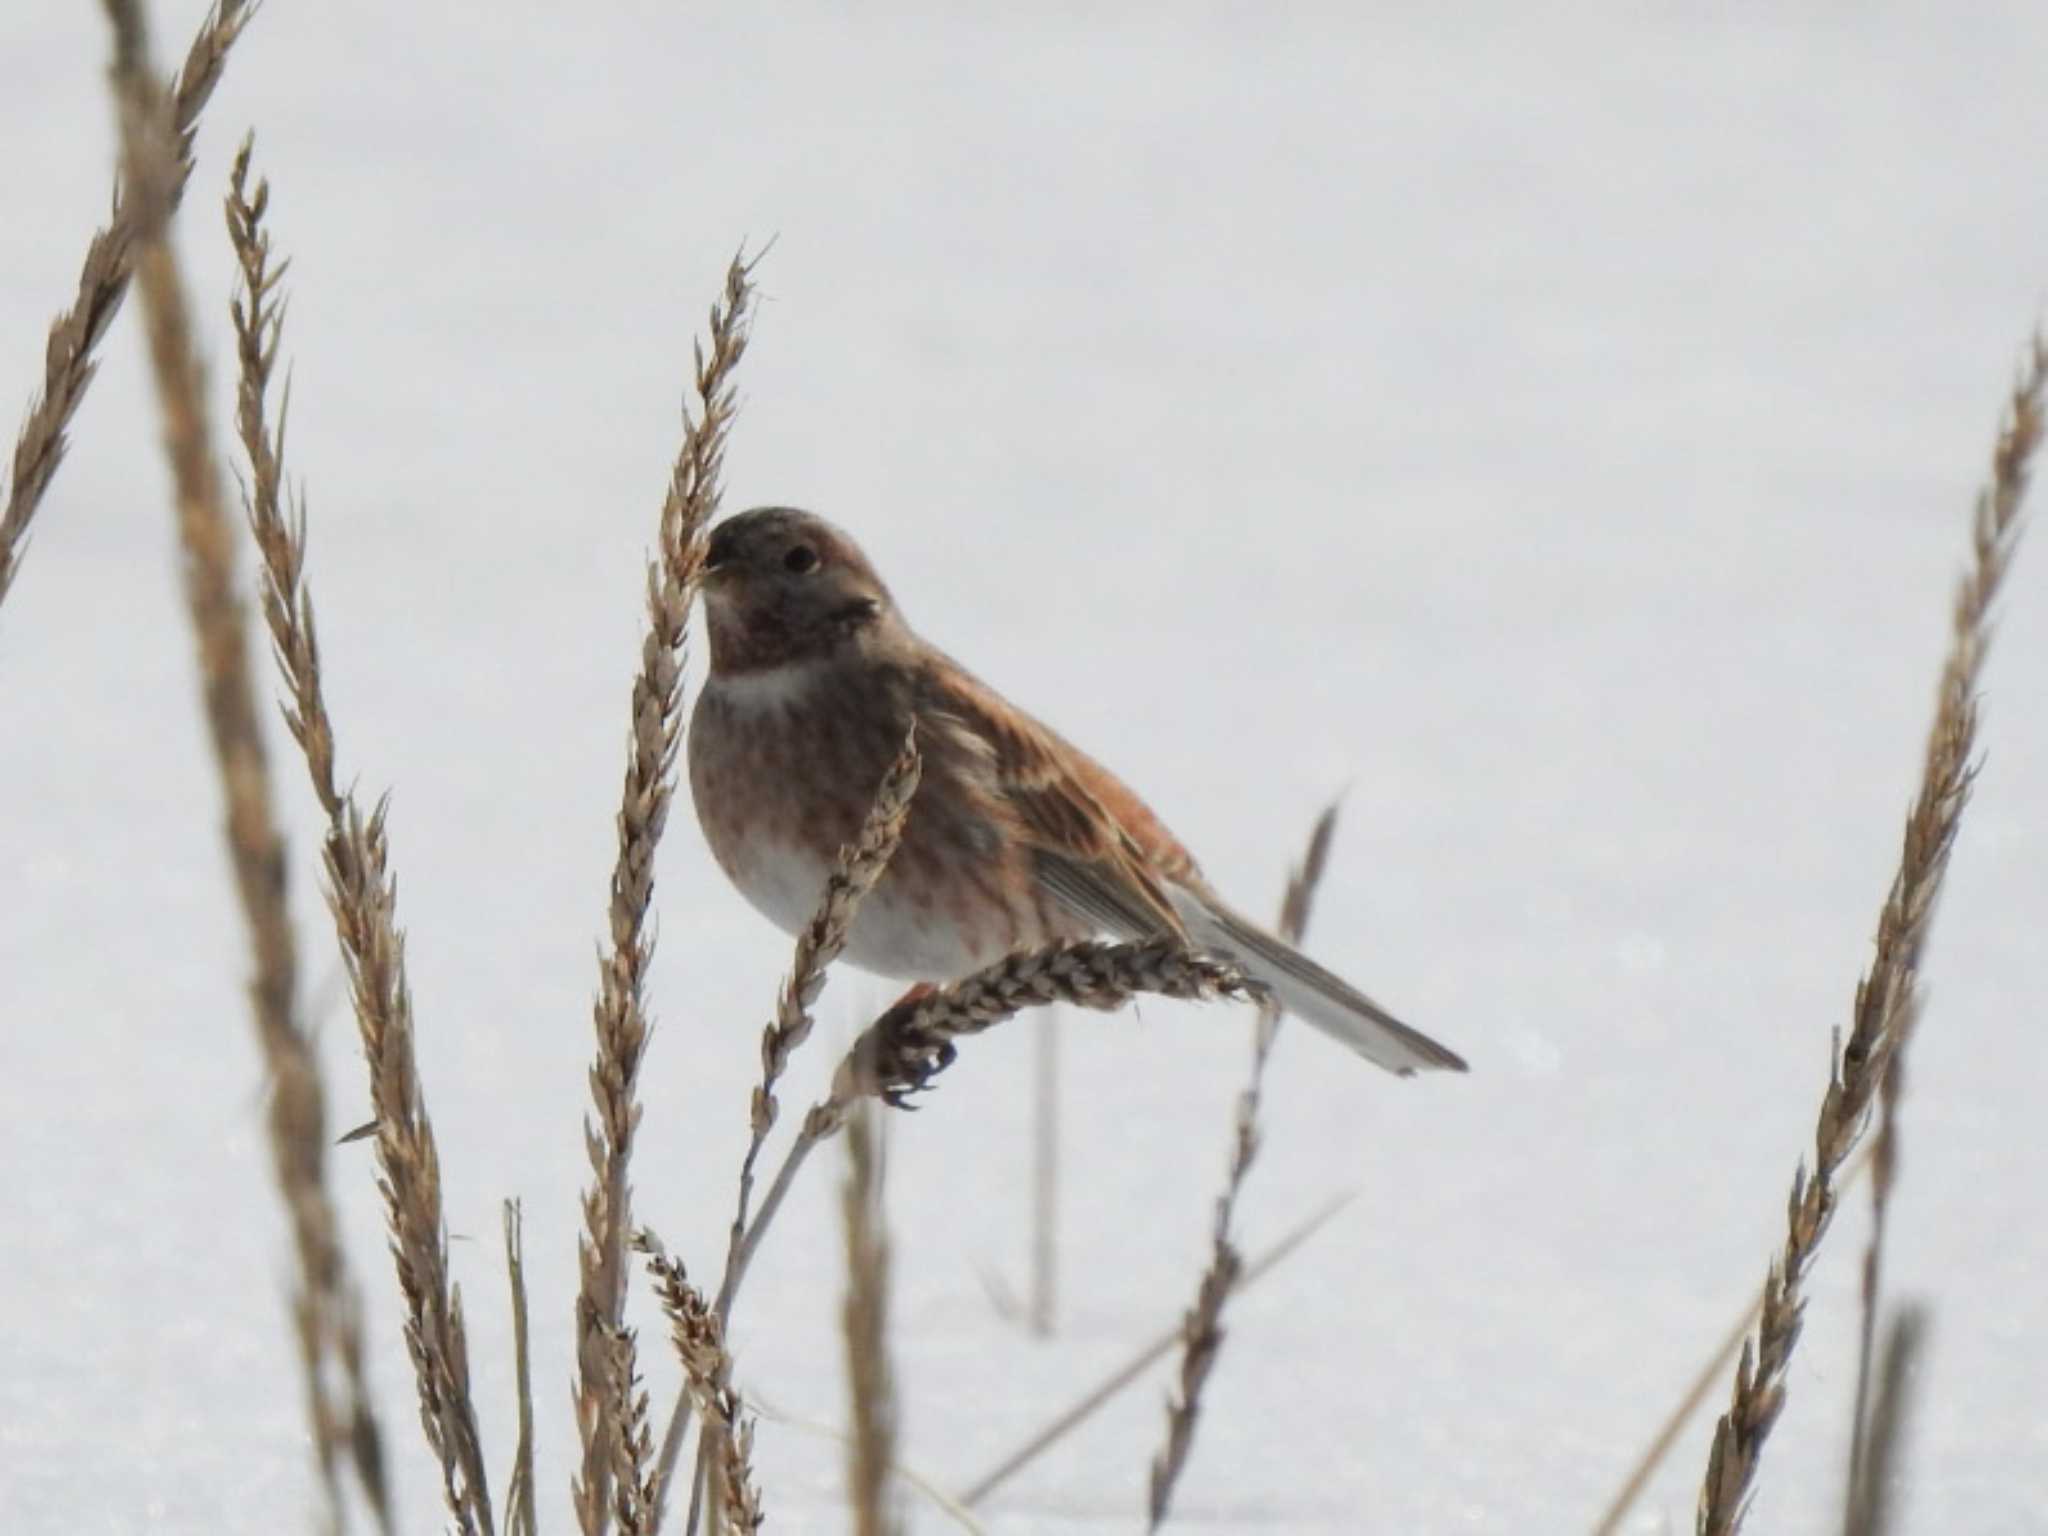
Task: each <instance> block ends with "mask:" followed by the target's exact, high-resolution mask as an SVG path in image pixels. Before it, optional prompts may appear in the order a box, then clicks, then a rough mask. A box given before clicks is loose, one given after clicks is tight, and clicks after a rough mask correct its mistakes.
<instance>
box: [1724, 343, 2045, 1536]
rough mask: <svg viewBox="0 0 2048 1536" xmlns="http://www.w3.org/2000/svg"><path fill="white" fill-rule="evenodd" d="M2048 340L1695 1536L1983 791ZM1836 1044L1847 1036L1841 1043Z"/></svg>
mask: <svg viewBox="0 0 2048 1536" xmlns="http://www.w3.org/2000/svg"><path fill="white" fill-rule="evenodd" d="M2044 388H2048V339H2044V338H2043V337H2041V336H2039V335H2036V336H2035V338H2034V340H2033V344H2032V346H2031V348H2030V349H2029V354H2028V358H2027V362H2026V365H2025V367H2024V368H2023V369H2022V371H2021V376H2020V379H2019V381H2018V382H2017V383H2016V384H2015V385H2014V387H2013V390H2012V395H2011V398H2010V401H2009V405H2008V413H2007V416H2006V419H2005V421H2004V422H2003V424H2002V426H2001V430H2000V432H1999V435H1998V444H1997V448H1996V450H1995V451H1994V453H1993V455H1992V470H1991V480H1990V483H1989V484H1988V485H1987V486H1986V487H1985V489H1984V490H1983V491H1982V492H1981V493H1980V494H1979V496H1978V498H1977V502H1976V505H1975V508H1974V511H1973V515H1972V518H1971V546H1972V548H1971V554H1972V559H1971V564H1970V566H1969V568H1968V569H1967V570H1966V571H1965V573H1964V575H1963V577H1962V579H1961V581H1960V582H1959V583H1958V584H1957V587H1956V595H1955V602H1954V606H1953V609H1952V612H1951V624H1950V642H1949V651H1948V656H1947V658H1946V660H1945V662H1944V664H1943V667H1942V675H1941V686H1940V691H1939V694H1938V698H1937V704H1936V709H1935V718H1934V725H1933V728H1932V729H1931V731H1930V732H1929V735H1928V743H1927V751H1926V758H1925V762H1924V764H1923V767H1922V772H1921V781H1920V788H1919V792H1918V794H1917V796H1916V798H1915V800H1914V803H1913V807H1912V810H1911V812H1910V813H1909V815H1908V817H1907V820H1906V831H1905V840H1904V846H1903V848H1902V850H1901V853H1900V859H1899V867H1898V871H1897V873H1896V874H1895V875H1894V877H1893V879H1892V885H1891V890H1890V892H1889V893H1888V894H1887V896H1886V898H1885V902H1884V907H1883V909H1882V911H1881V913H1880V915H1879V918H1878V928H1877V952H1876V955H1875V957H1874V959H1873V960H1872V962H1871V967H1870V971H1869V973H1868V974H1867V975H1866V976H1865V977H1864V978H1863V980H1862V981H1860V982H1859V983H1858V984H1857V987H1856V998H1855V1007H1854V1012H1853V1015H1852V1020H1851V1024H1850V1029H1849V1038H1848V1040H1847V1041H1846V1042H1842V1043H1839V1044H1838V1046H1837V1049H1836V1050H1835V1052H1834V1053H1833V1057H1832V1060H1831V1063H1830V1069H1829V1074H1828V1087H1827V1092H1826V1093H1825V1095H1824V1096H1823V1097H1822V1100H1821V1107H1820V1115H1819V1118H1818V1121H1817V1124H1816V1126H1815V1130H1814V1166H1813V1170H1812V1173H1811V1174H1810V1175H1809V1174H1808V1172H1807V1171H1806V1169H1805V1168H1804V1166H1801V1167H1800V1168H1799V1169H1798V1170H1797V1171H1796V1172H1795V1173H1794V1175H1793V1180H1792V1193H1791V1198H1790V1200H1789V1201H1788V1203H1787V1207H1786V1217H1787V1223H1786V1224H1787V1232H1786V1238H1785V1245H1784V1248H1783V1250H1782V1252H1781V1253H1780V1254H1779V1255H1778V1256H1777V1257H1776V1258H1775V1259H1774V1260H1773V1261H1772V1264H1771V1268H1770V1273H1769V1277H1768V1278H1767V1280H1766V1281H1765V1285H1764V1302H1763V1316H1762V1319H1761V1321H1760V1323H1759V1324H1758V1328H1757V1335H1756V1338H1755V1340H1754V1342H1753V1344H1751V1343H1745V1344H1744V1346H1743V1351H1742V1359H1741V1362H1740V1364H1739V1365H1738V1366H1737V1367H1736V1373H1735V1389H1734V1395H1733V1400H1732V1402H1731V1403H1730V1406H1729V1410H1728V1412H1727V1413H1726V1414H1724V1415H1723V1416H1722V1418H1721V1420H1720V1422H1719V1423H1718V1424H1717V1425H1716V1426H1715V1429H1714V1439H1713V1444H1712V1448H1711V1450H1710V1451H1709V1454H1708V1460H1707V1472H1706V1478H1705V1482H1704V1485H1703V1487H1702V1489H1701V1492H1700V1506H1699V1518H1698V1530H1699V1532H1700V1533H1701V1536H1731V1533H1733V1532H1734V1531H1736V1530H1737V1529H1738V1528H1739V1527H1740V1526H1741V1523H1742V1519H1743V1516H1744V1514H1745V1513H1746V1510H1747V1505H1748V1499H1749V1495H1750V1493H1751V1491H1752V1489H1753V1488H1754V1487H1755V1482H1756V1469H1757V1464H1758V1461H1759V1459H1760V1457H1761V1455H1762V1452H1763V1447H1764V1443H1765V1441H1766V1440H1767V1439H1768V1438H1769V1436H1770V1432H1771V1426H1772V1425H1773V1423H1774V1422H1775V1421H1776V1419H1777V1416H1778V1414H1779V1412H1780V1410H1781V1409H1782V1408H1783V1407H1784V1403H1785V1375H1786V1368H1787V1366H1788V1364H1789V1363H1790V1360H1791V1357H1792V1352H1793V1350H1794V1349H1795V1347H1796V1346H1797V1344H1798V1340H1799V1329H1800V1322H1801V1314H1802V1311H1803V1309H1804V1300H1803V1298H1802V1295H1801V1287H1802V1285H1803V1283H1804V1281H1805V1278H1806V1273H1807V1270H1808V1268H1809V1266H1810V1265H1811V1264H1812V1262H1813V1258H1814V1255H1815V1253H1816V1252H1817V1251H1818V1250H1819V1247H1820V1242H1821V1239H1822V1237H1823V1236H1825V1234H1826V1232H1827V1228H1828V1223H1829V1220H1830V1218H1831V1217H1832V1216H1833V1215H1834V1210H1835V1205H1836V1201H1837V1198H1838V1191H1837V1189H1836V1187H1835V1177H1836V1174H1837V1172H1838V1171H1839V1170H1840V1168H1841V1166H1842V1162H1843V1160H1844V1159H1845V1158H1847V1157H1848V1155H1849V1154H1850V1152H1851V1151H1852V1150H1853V1149H1854V1148H1855V1145H1856V1143H1857V1141H1858V1140H1859V1139H1860V1138H1861V1136H1862V1134H1863V1129H1864V1125H1865V1122H1866V1120H1867V1118H1868V1115H1869V1110H1870V1107H1871V1104H1872V1102H1873V1100H1874V1099H1875V1097H1876V1094H1877V1090H1878V1086H1879V1084H1880V1083H1881V1082H1882V1081H1883V1078H1884V1074H1885V1071H1886V1069H1887V1067H1888V1066H1889V1065H1890V1062H1891V1059H1892V1056H1893V1053H1894V1051H1895V1050H1896V1049H1897V1046H1898V1042H1899V1039H1900V1036H1901V1034H1902V1033H1903V1031H1904V1030H1905V1028H1906V1027H1907V1023H1908V1021H1909V1020H1910V1018H1911V1016H1912V1013H1913V1009H1914V1006H1915V990H1916V987H1917V984H1918V977H1919V967H1920V957H1921V952H1922V949H1923V947H1924V945H1925V943H1926V938H1927V930H1928V926H1929V924H1930V922H1931V920H1932V918H1933V915H1934V908H1935V903H1936V899H1937V897H1938V896H1939V895H1940V892H1941V884H1942V879H1943V876H1944V875H1945V874H1946V872H1947V869H1948V858H1949V853H1950V851H1951V850H1952V849H1953V847H1954V845H1955V836H1956V830H1957V827H1958V825H1959V824H1960V822H1961V818H1962V813H1963V807H1964V805H1965V804H1966V803H1967V802H1968V800H1969V795H1970V787H1971V784H1972V782H1973V780H1974V778H1975V774H1976V767H1975V764H1974V762H1973V758H1974V756H1975V754H1976V745H1977V686H1978V679H1979V676H1980V675H1981V672H1982V669H1983V665H1984V657H1985V653H1986V650H1987V648H1988V646H1989V643H1990V629H1989V616H1990V609H1991V605H1992V603H1993V601H1994V600H1995V599H1996V597H1997V595H1998V590H1999V586H2000V583H2001V582H2002V581H2003V580H2004V577H2005V574H2006V572H2007V570H2008V569H2009V568H2010V565H2011V561H2012V556H2013V552H2014V549H2015V548H2016V546H2017V544H2018V538H2019V530H2020V508H2021V505H2022V503H2023V502H2024V500H2025V495H2026V486H2027V477H2028V470H2029V466H2030V461H2031V459H2032V457H2033V454H2034V451H2035V449H2036V448H2037V447H2038V446H2039V443H2040V439H2041V431H2042V397H2043V392H2044ZM1837 1040H1838V1042H1839V1036H1837Z"/></svg>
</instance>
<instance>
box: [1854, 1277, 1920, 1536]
mask: <svg viewBox="0 0 2048 1536" xmlns="http://www.w3.org/2000/svg"><path fill="white" fill-rule="evenodd" d="M1926 1344H1927V1314H1926V1312H1925V1311H1924V1310H1923V1309H1921V1308H1919V1307H1903V1308H1901V1309H1900V1310H1899V1312H1898V1314H1897V1315H1896V1316H1895V1317H1893V1319H1892V1326H1891V1329H1890V1331H1889V1332H1888V1333H1887V1334H1886V1335H1885V1344H1884V1351H1883V1355H1882V1357H1881V1359H1880V1360H1879V1363H1878V1367H1877V1397H1876V1401H1875V1402H1874V1403H1873V1404H1872V1405H1871V1410H1870V1438H1869V1443H1868V1444H1867V1446H1866V1447H1865V1450H1864V1456H1863V1460H1862V1463H1861V1465H1860V1468H1859V1473H1860V1475H1859V1477H1858V1480H1857V1481H1856V1482H1854V1483H1852V1484H1850V1486H1849V1497H1848V1499H1847V1500H1846V1508H1845V1510H1844V1512H1843V1516H1842V1536H1888V1533H1889V1532H1890V1530H1891V1529H1892V1525H1893V1519H1894V1515H1895V1514H1896V1512H1897V1509H1898V1502H1897V1491H1898V1489H1899V1487H1900V1485H1901V1484H1902V1483H1903V1482H1904V1480H1905V1479H1904V1473H1903V1472H1902V1471H1901V1469H1900V1463H1901V1461H1902V1460H1903V1459H1904V1445H1905V1440H1906V1421H1907V1417H1908V1414H1909V1410H1910V1409H1911V1407H1912V1401H1913V1373H1914V1371H1915V1369H1916V1368H1917V1367H1918V1365H1919V1363H1920V1356H1921V1355H1922V1354H1923V1353H1925V1349H1926Z"/></svg>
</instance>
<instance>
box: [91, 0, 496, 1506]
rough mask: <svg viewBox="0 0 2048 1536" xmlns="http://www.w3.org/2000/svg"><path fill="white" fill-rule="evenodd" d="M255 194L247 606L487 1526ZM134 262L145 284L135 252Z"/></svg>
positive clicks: (392, 906) (441, 1389)
mask: <svg viewBox="0 0 2048 1536" xmlns="http://www.w3.org/2000/svg"><path fill="white" fill-rule="evenodd" d="M122 8H127V7H122ZM265 201H266V195H265V189H264V188H263V187H262V186H260V185H259V186H258V188H257V189H256V191H255V192H254V193H251V192H249V191H248V188H247V160H246V154H245V155H244V156H243V157H241V158H239V159H238V161H237V174H236V178H235V182H234V189H233V192H232V193H231V197H230V212H229V219H228V227H229V233H230V236H231V238H232V239H233V241H234V244H235V251H236V257H237V260H238V261H239V262H240V263H241V267H242V279H243V288H244V291H243V293H242V295H241V297H240V299H239V301H238V302H237V304H236V305H235V310H234V318H235V330H236V338H237V343H238V351H239V356H240V359H241V364H242V376H241V381H240V389H239V391H238V396H237V413H236V415H237V421H238V424H239V427H240V431H241V436H242V442H243V446H244V448H245V450H246V451H247V452H248V455H249V462H250V471H251V483H250V486H249V491H248V495H247V497H246V498H245V500H246V510H247V513H248V517H249V525H250V528H251V530H252V531H253V533H254V535H255V539H256V547H257V550H258V552H259V553H260V555H261V556H262V561H263V577H264V587H263V616H264V621H265V623H266V624H267V626H268V627H269V630H270V638H271V653H272V656H273V657H274V659H275V660H276V663H277V667H278V672H279V675H280V677H281V678H282V680H283V683H284V688H285V692H286V694H287V696H288V699H289V702H288V703H287V704H286V706H285V711H284V715H285V723H286V725H287V726H288V727H289V728H290V730H291V733H292V738H293V740H294V741H296V742H297V743H298V745H299V749H300V752H301V753H302V755H303V756H304V758H305V762H306V769H307V773H308V776H309V777H310V779H311V781H312V786H313V793H314V796H315V798H317V799H318V801H319V803H320V808H321V810H322V812H323V813H324V814H325V815H326V817H327V823H328V825H327V833H326V837H325V839H324V841H323V843H322V847H321V863H322V866H323V869H324V871H325V875H326V894H327V905H328V910H329V911H330V912H331V913H332V914H333V917H334V925H335V932H336V934H337V936H338V938H339V940H340V943H341V952H342V962H343V966H344V968H345V970H346V972H347V975H348V983H349V992H350V998H351V1001H352V1002H353V1004H354V1007H355V1013H356V1024H357V1028H358V1030H359V1032H360V1034H361V1037H362V1043H363V1054H364V1057H365V1059H366V1061H367V1063H368V1065H369V1069H370V1104H371V1109H372V1111H373V1113H374V1116H375V1118H374V1119H373V1120H372V1122H371V1125H370V1127H369V1128H368V1129H369V1130H370V1131H373V1132H374V1133H375V1136H376V1141H377V1168H378V1175H377V1189H378V1192H379V1194H381V1195H382V1196H383V1199H384V1208H385V1216H386V1219H387V1221H388V1222H389V1225H390V1230H391V1254H392V1259H393V1262H394V1264H395V1266H396V1268H397V1272H398V1286H399V1292H400V1295H401V1297H402V1299H403V1302H404V1306H405V1316H406V1322H405V1343H406V1351H407V1353H408V1354H409V1355H410V1357H411V1359H412V1362H413V1371H414V1376H415V1378H416V1382H417V1385H418V1388H419V1398H420V1422H421V1427H422V1429H423V1430H424V1431H425V1434H426V1438H427V1443H428V1445H429V1446H430V1447H431V1448H432V1449H433V1451H434V1454H435V1456H436V1457H437V1459H438V1460H439V1461H440V1463H441V1477H442V1489H443V1492H444V1494H445V1496H446V1498H447V1502H448V1508H449V1511H450V1513H451V1514H452V1515H453V1516H454V1518H455V1521H456V1525H457V1528H458V1529H460V1530H462V1531H465V1532H478V1531H481V1532H486V1533H488V1532H490V1531H492V1530H493V1528H494V1523H493V1520H492V1514H491V1499H490V1489H489V1484H488V1482H487V1481H486V1478H485V1471H484V1457H483V1447H482V1443H481V1440H480V1438H479V1436H478V1433H477V1424H476V1409H475V1405H474V1404H473V1402H472V1401H471V1397H470V1386H469V1341H468V1334H467V1331H466V1328H465V1326H464V1321H463V1312H462V1293H461V1290H460V1288H458V1287H456V1286H454V1285H453V1284H452V1282H451V1281H450V1279H449V1273H448V1269H449V1266H448V1246H447V1233H446V1225H445V1222H444V1220H443V1217H442V1210H441V1163H440V1153H439V1149H438V1147H437V1146H436V1143H435V1140H434V1130H433V1125H432V1123H431V1121H430V1120H429V1119H428V1116H427V1108H426V1099H425V1095H424V1091H423V1090H422V1088H421V1085H420V1080H419V1068H418V1064H417V1061H416V1059H415V1056H414V1050H413V1022H412V993H411V988H410V986H409V984H408V982H407V979H406V968H405V939H404V936H403V934H401V933H400V931H399V929H398V921H397V901H398V894H397V887H396V883H395V882H394V880H393V879H392V876H391V873H390V869H389V853H390V849H389V844H388V841H387V839H386V835H385V812H386V806H385V805H384V803H383V802H379V804H378V805H377V806H376V807H375V809H374V810H372V811H371V813H370V814H369V815H367V816H365V815H364V814H363V811H362V807H361V806H360V805H359V804H358V803H357V800H356V798H355V795H354V794H353V793H352V792H351V793H348V794H344V793H342V792H341V790H340V789H338V788H337V787H336V784H335V774H334V764H335V744H334V730H333V726H332V723H331V721H330V720H329V717H328V714H327V704H326V698H325V694H324V691H323V687H322V683H321V673H320V645H319V639H318V634H317V631H316V629H315V627H314V621H313V601H312V597H311V596H310V594H309V593H308V592H307V590H306V585H305V563H306V525H305V505H304V502H303V501H300V502H298V503H297V504H296V505H295V506H294V507H293V508H292V509H291V514H290V515H289V516H287V515H286V511H285V507H284V493H283V487H284V467H283V461H284V434H283V426H282V423H281V422H280V425H279V426H278V428H277V429H276V430H275V431H272V430H271V429H270V428H269V426H268V424H267V422H266V420H265V401H266V397H267V391H268V387H269V381H270V377H271V370H272V368H273V366H274V364H275V361H276V357H277V350H278V340H279V332H280V326H281V323H282V314H283V311H282V307H281V304H280V302H279V299H278V296H277V292H276V289H277V281H278V278H279V277H280V276H281V274H282V269H281V268H273V267H272V266H271V264H270V247H269V242H268V239H267V237H266V236H265V235H264V233H263V229H262V224H261V215H262V212H263V205H264V203H265ZM138 275H139V276H140V278H141V281H142V286H143V291H144V294H145V296H146V295H147V293H148V291H149V277H148V260H147V257H146V256H145V257H144V259H143V261H142V263H141V264H140V265H139V266H138Z"/></svg>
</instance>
